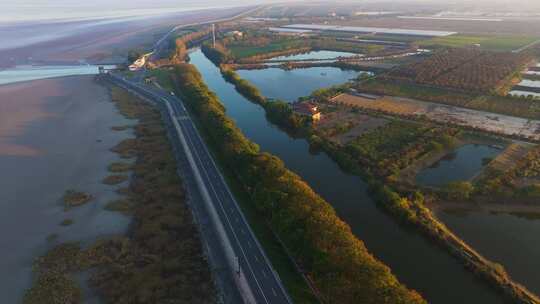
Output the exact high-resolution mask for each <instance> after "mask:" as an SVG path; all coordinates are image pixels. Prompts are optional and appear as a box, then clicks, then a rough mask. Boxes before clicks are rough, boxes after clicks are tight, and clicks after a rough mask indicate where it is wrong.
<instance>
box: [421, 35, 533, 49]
mask: <svg viewBox="0 0 540 304" xmlns="http://www.w3.org/2000/svg"><path fill="white" fill-rule="evenodd" d="M539 38H540V37H531V36H517V35H516V36H471V35H459V34H458V35H451V36H446V37H436V38H432V39H427V40H421V41H418V43H419V44H420V45H421V46H422V47H433V46H446V47H457V48H460V47H470V46H474V45H475V44H480V48H481V49H483V50H487V51H512V50H515V49H519V48H520V47H523V46H525V45H527V44H529V43H532V42H534V41H536V40H538V39H539Z"/></svg>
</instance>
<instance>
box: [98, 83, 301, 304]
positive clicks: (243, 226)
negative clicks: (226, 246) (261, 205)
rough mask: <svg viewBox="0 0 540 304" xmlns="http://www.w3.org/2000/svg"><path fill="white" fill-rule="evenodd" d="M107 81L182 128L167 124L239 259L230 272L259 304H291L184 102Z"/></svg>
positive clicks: (147, 89) (140, 87) (136, 86)
mask: <svg viewBox="0 0 540 304" xmlns="http://www.w3.org/2000/svg"><path fill="white" fill-rule="evenodd" d="M108 78H109V80H110V81H112V82H113V83H115V84H117V85H119V86H121V87H123V88H126V89H128V90H129V91H132V92H135V93H137V94H139V95H142V96H143V97H145V98H147V99H150V100H152V101H153V102H154V103H156V104H157V105H158V106H159V107H160V108H161V110H162V111H166V112H167V113H168V114H169V115H171V117H172V119H174V120H175V121H176V123H175V125H176V126H179V127H180V129H181V130H177V129H176V128H172V127H171V125H170V124H168V129H169V130H168V131H169V132H172V133H174V134H175V135H176V136H178V137H182V140H183V141H184V142H185V143H187V146H188V149H189V151H182V150H184V149H175V153H190V154H191V155H192V156H193V160H194V165H195V166H196V168H191V169H192V170H193V171H197V170H198V174H200V177H201V178H202V182H203V185H201V186H199V187H204V188H205V189H202V190H204V191H205V192H207V193H208V194H209V197H210V201H211V204H212V205H213V207H214V208H215V210H216V211H217V215H218V217H219V220H220V221H221V224H222V227H223V228H224V230H225V231H224V232H225V234H226V235H227V238H228V240H229V241H230V244H231V246H232V250H233V251H234V254H235V256H236V259H237V263H236V264H238V265H239V266H240V270H241V274H240V275H239V274H237V273H236V271H237V270H238V269H231V274H232V275H239V276H242V275H243V276H245V280H246V281H247V283H248V285H249V289H250V291H251V293H252V298H254V299H255V302H256V303H271V304H280V303H292V301H291V300H290V298H289V296H288V294H287V292H286V291H285V289H284V288H283V285H282V283H281V281H280V279H279V277H278V276H277V274H276V273H275V271H274V270H273V268H272V266H271V264H270V262H269V260H268V259H267V257H266V255H265V253H264V251H263V249H262V247H261V246H260V244H259V242H258V241H257V239H256V238H255V235H254V234H253V232H252V230H251V228H250V227H249V224H248V223H247V221H246V219H245V218H244V216H243V214H242V212H241V210H240V208H239V206H238V203H237V202H236V201H235V199H234V196H233V195H232V193H231V191H230V189H229V187H228V186H227V184H226V182H225V180H224V178H223V176H222V175H221V172H220V171H219V169H218V167H217V165H216V164H215V162H214V160H213V158H212V155H211V154H210V152H209V151H208V149H207V147H206V145H205V143H204V141H203V140H202V138H201V136H200V134H199V133H198V131H197V128H196V127H195V124H194V123H193V121H192V120H191V118H190V116H189V113H188V112H187V111H186V109H185V107H184V105H183V103H182V101H181V100H180V99H179V98H177V97H176V96H173V95H170V94H168V93H166V92H163V91H161V90H158V89H155V88H151V87H148V86H144V85H142V84H137V83H132V82H129V81H126V80H124V79H123V78H120V77H117V76H114V75H110V76H109V77H108ZM171 111H172V113H171ZM241 292H242V291H241Z"/></svg>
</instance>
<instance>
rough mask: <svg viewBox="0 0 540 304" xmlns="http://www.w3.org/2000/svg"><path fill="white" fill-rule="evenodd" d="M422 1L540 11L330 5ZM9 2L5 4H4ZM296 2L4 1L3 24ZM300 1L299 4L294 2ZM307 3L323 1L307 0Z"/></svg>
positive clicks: (477, 0) (502, 1) (490, 1)
mask: <svg viewBox="0 0 540 304" xmlns="http://www.w3.org/2000/svg"><path fill="white" fill-rule="evenodd" d="M389 1H390V2H419V3H438V4H450V5H451V4H453V5H455V6H456V7H459V5H456V3H464V4H479V5H485V6H486V7H499V8H501V9H503V10H512V9H516V8H519V9H528V8H529V7H530V8H533V7H534V9H540V0H348V1H343V0H335V1H328V2H335V3H344V2H351V3H355V4H362V3H367V2H370V3H374V2H383V3H384V2H386V3H388V2H389ZM2 2H5V3H2ZM272 2H274V3H275V2H281V3H283V2H293V1H292V0H82V1H81V0H0V3H1V13H0V22H12V21H40V20H50V19H81V18H90V19H93V18H104V17H132V16H142V15H145V16H148V15H155V14H162V13H166V12H179V11H189V10H195V9H202V8H219V7H234V6H245V5H254V4H261V3H272ZM294 2H298V1H294ZM303 2H305V3H312V2H320V1H313V0H303Z"/></svg>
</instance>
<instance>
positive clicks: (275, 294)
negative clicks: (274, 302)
mask: <svg viewBox="0 0 540 304" xmlns="http://www.w3.org/2000/svg"><path fill="white" fill-rule="evenodd" d="M272 293H273V294H274V297H277V293H276V290H275V289H274V287H272Z"/></svg>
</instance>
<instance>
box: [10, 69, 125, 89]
mask: <svg viewBox="0 0 540 304" xmlns="http://www.w3.org/2000/svg"><path fill="white" fill-rule="evenodd" d="M105 67H106V68H113V67H114V66H105ZM98 72H99V71H98V66H95V65H76V66H60V65H54V66H18V67H15V68H10V69H5V70H0V85H3V84H8V83H15V82H22V81H29V80H36V79H45V78H56V77H64V76H76V75H95V74H97V73H98Z"/></svg>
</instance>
